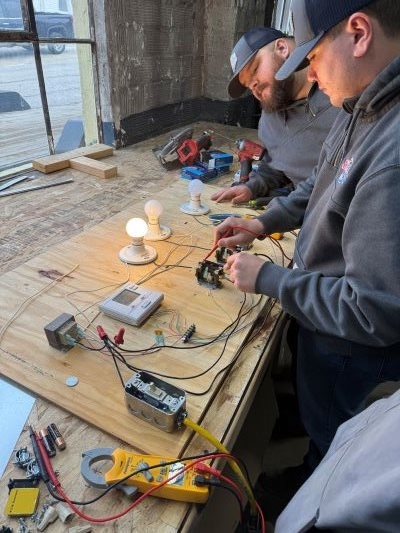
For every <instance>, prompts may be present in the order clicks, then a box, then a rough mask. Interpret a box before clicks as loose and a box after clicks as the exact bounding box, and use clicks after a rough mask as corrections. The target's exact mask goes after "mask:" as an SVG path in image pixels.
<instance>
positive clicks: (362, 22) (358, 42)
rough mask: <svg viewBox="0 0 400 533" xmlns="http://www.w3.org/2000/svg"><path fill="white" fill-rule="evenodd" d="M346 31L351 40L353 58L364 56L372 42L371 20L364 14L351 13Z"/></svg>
mask: <svg viewBox="0 0 400 533" xmlns="http://www.w3.org/2000/svg"><path fill="white" fill-rule="evenodd" d="M346 31H347V32H348V33H349V35H350V36H351V38H352V45H353V55H354V57H363V56H365V54H366V53H367V52H368V50H369V48H370V46H371V42H372V34H373V26H372V21H371V18H370V17H369V16H368V15H367V14H366V13H362V12H357V13H353V14H352V15H351V16H350V17H349V19H348V21H347V24H346Z"/></svg>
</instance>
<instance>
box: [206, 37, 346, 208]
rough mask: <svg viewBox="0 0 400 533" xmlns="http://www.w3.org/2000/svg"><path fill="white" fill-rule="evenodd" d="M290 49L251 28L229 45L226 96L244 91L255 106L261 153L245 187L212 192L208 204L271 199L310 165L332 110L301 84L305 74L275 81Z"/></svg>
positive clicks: (285, 40) (287, 41)
mask: <svg viewBox="0 0 400 533" xmlns="http://www.w3.org/2000/svg"><path fill="white" fill-rule="evenodd" d="M294 47H295V43H294V39H293V37H288V36H286V35H285V34H284V33H282V32H281V31H279V30H276V29H274V28H254V29H252V30H250V31H248V32H247V33H245V34H244V35H243V36H242V37H241V38H240V39H239V41H238V42H237V44H236V45H235V47H234V49H233V51H232V54H231V58H230V59H231V66H232V71H233V77H232V79H231V80H230V82H229V85H228V92H229V94H230V96H231V97H232V98H238V97H239V96H241V95H242V94H243V93H244V92H245V91H246V89H250V90H251V92H252V93H253V95H254V96H255V98H257V100H259V101H260V103H261V107H262V114H261V118H260V121H259V125H258V136H259V139H260V140H261V143H262V144H263V146H265V147H266V148H267V151H266V154H265V156H264V158H263V159H262V160H261V163H260V165H259V168H258V169H257V171H253V172H252V173H251V174H250V180H249V181H248V182H247V183H246V184H245V185H243V184H241V185H236V186H235V187H229V188H227V189H223V190H221V191H218V192H217V193H215V194H214V195H213V196H212V199H213V200H216V201H217V202H224V201H229V200H232V202H233V203H242V202H247V201H248V200H250V199H254V198H258V197H268V196H270V194H271V191H275V193H274V194H277V192H276V189H281V188H287V191H288V192H289V191H290V190H291V189H292V188H293V187H295V186H297V184H298V183H299V182H301V181H303V180H305V179H306V178H307V177H308V176H309V175H310V174H311V171H312V169H313V167H314V166H315V165H316V163H317V161H318V156H319V153H320V151H321V147H322V143H323V141H324V139H325V137H326V136H327V134H328V132H329V130H330V128H331V126H332V123H333V121H334V119H335V117H336V115H337V109H335V108H334V107H332V106H331V104H330V102H329V99H328V98H327V97H326V96H325V95H324V94H323V93H321V91H319V90H318V88H317V86H316V84H313V83H310V82H309V81H308V80H307V70H302V71H299V72H295V73H294V74H293V75H292V76H289V78H288V79H286V80H284V81H276V80H275V78H274V76H275V74H276V72H277V70H278V69H279V68H280V67H281V66H282V64H283V62H284V61H285V59H287V57H288V56H289V54H290V53H291V51H292V50H293V49H294ZM288 192H287V193H288Z"/></svg>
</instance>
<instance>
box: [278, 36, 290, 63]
mask: <svg viewBox="0 0 400 533" xmlns="http://www.w3.org/2000/svg"><path fill="white" fill-rule="evenodd" d="M274 51H275V53H276V54H278V55H279V56H280V57H281V58H282V59H283V60H286V59H287V58H288V57H289V54H290V49H289V44H288V41H287V40H286V39H283V38H279V39H276V41H275V47H274Z"/></svg>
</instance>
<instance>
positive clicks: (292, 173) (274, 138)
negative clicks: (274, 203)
mask: <svg viewBox="0 0 400 533" xmlns="http://www.w3.org/2000/svg"><path fill="white" fill-rule="evenodd" d="M337 114H338V109H337V108H335V107H332V105H331V104H330V102H329V99H328V98H327V97H326V96H325V95H324V93H322V92H321V91H319V90H318V88H317V85H316V84H315V85H313V87H312V88H311V90H310V93H309V95H308V97H307V98H303V99H301V100H296V101H295V102H293V104H292V105H291V106H289V107H288V108H287V109H285V110H283V111H276V112H274V113H266V112H265V111H263V112H262V114H261V118H260V121H259V124H258V137H259V139H260V140H261V142H262V144H263V145H264V146H265V147H267V151H266V153H265V155H264V157H263V159H262V160H261V163H260V165H259V168H258V170H257V171H253V172H251V173H250V180H249V181H248V182H247V183H246V185H247V187H248V188H249V189H250V190H251V192H252V194H253V198H256V197H259V196H268V193H269V191H270V190H271V189H275V188H276V187H282V186H285V185H288V184H291V183H293V185H294V186H295V187H296V186H297V184H298V183H300V182H301V181H303V180H305V179H306V178H308V176H309V175H310V174H311V172H312V170H313V168H314V166H315V165H316V164H317V161H318V156H319V154H320V151H321V148H322V144H323V142H324V140H325V138H326V136H327V135H328V132H329V130H330V129H331V126H332V124H333V122H334V120H335V118H336V116H337Z"/></svg>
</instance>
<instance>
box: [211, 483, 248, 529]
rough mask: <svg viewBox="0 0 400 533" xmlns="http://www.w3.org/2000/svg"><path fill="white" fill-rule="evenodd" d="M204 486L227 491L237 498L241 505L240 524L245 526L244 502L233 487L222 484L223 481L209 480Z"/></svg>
mask: <svg viewBox="0 0 400 533" xmlns="http://www.w3.org/2000/svg"><path fill="white" fill-rule="evenodd" d="M202 485H208V486H210V487H217V488H221V489H225V490H227V491H228V492H230V493H231V494H232V495H233V496H234V497H235V500H236V501H237V503H238V505H239V510H240V523H241V524H243V518H244V509H243V505H242V502H241V500H240V497H239V495H238V493H237V492H236V490H235V489H234V488H233V487H231V486H230V485H227V484H225V483H222V481H219V480H218V481H213V480H209V479H204V481H203V482H202Z"/></svg>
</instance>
